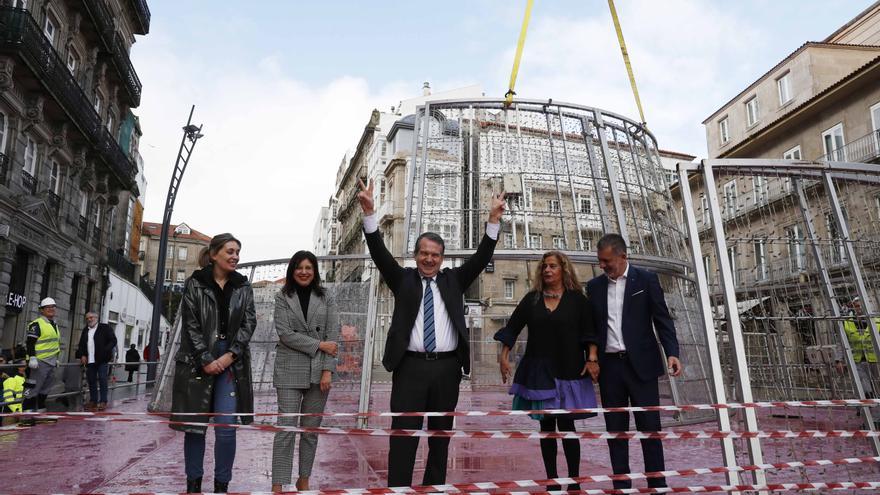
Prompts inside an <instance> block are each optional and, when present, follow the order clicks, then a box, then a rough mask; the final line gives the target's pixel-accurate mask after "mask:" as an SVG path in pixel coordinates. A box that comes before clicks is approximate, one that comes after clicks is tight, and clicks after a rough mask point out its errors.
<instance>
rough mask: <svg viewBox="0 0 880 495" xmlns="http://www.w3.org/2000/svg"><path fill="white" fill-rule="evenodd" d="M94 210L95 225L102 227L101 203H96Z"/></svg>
mask: <svg viewBox="0 0 880 495" xmlns="http://www.w3.org/2000/svg"><path fill="white" fill-rule="evenodd" d="M93 211H94V220H95V227H96V228H101V205H100V204H96V205H95V208H94V209H93Z"/></svg>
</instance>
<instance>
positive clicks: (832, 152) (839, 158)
mask: <svg viewBox="0 0 880 495" xmlns="http://www.w3.org/2000/svg"><path fill="white" fill-rule="evenodd" d="M843 146H844V140H843V124H837V125H836V126H834V127H832V128H831V129H828V130H827V131H825V132H823V133H822V147H823V148H824V150H825V156H826V157H827V159H828V160H830V161H834V162H845V161H846V150H845V149H844V147H843Z"/></svg>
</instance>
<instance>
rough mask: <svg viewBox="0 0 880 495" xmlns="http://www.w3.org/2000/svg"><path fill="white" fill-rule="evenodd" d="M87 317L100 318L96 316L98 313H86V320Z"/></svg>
mask: <svg viewBox="0 0 880 495" xmlns="http://www.w3.org/2000/svg"><path fill="white" fill-rule="evenodd" d="M89 315H94V316H95V318H100V316H98V313H95V312H94V311H89V312H88V313H86V318H88V317H89Z"/></svg>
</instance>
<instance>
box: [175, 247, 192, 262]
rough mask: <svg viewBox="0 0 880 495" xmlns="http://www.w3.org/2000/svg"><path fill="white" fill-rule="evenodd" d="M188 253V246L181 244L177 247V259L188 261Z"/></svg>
mask: <svg viewBox="0 0 880 495" xmlns="http://www.w3.org/2000/svg"><path fill="white" fill-rule="evenodd" d="M187 254H189V253H188V249H187V247H186V246H180V247H178V248H177V259H178V260H179V261H186V255H187Z"/></svg>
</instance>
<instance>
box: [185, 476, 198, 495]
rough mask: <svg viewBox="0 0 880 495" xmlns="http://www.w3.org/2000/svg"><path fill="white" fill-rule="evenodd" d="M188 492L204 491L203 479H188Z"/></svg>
mask: <svg viewBox="0 0 880 495" xmlns="http://www.w3.org/2000/svg"><path fill="white" fill-rule="evenodd" d="M186 493H202V479H201V478H196V479H194V480H190V479H188V480H186Z"/></svg>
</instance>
